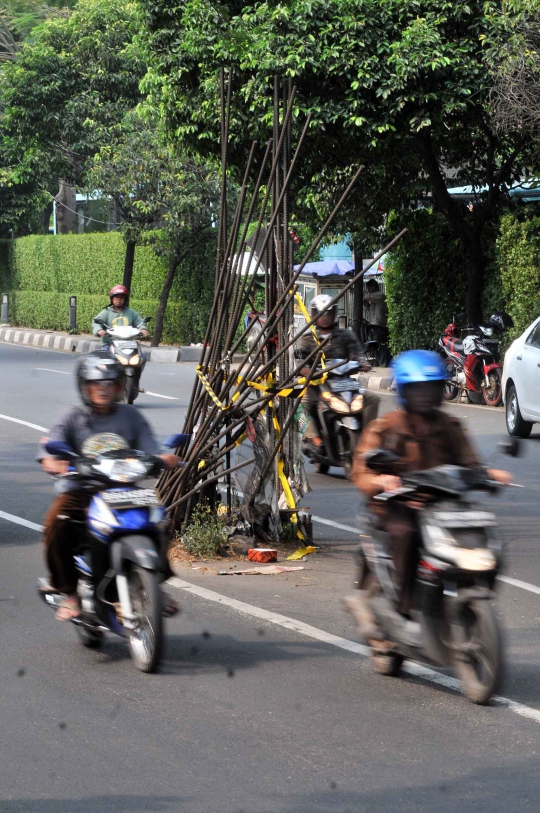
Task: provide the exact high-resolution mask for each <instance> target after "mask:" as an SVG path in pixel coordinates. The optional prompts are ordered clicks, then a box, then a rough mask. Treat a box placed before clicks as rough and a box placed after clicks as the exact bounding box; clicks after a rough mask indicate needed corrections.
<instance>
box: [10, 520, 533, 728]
mask: <svg viewBox="0 0 540 813" xmlns="http://www.w3.org/2000/svg"><path fill="white" fill-rule="evenodd" d="M0 519H6V520H8V522H13V523H15V524H16V525H23V526H24V527H25V528H31V529H32V530H33V531H39V532H41V531H43V526H42V525H38V524H37V523H36V522H30V521H29V520H27V519H23V518H22V517H17V516H15V515H14V514H8V513H6V512H5V511H0ZM505 580H506V579H505ZM508 581H509V583H510V584H515V583H516V582H517V579H511V580H508ZM167 584H170V585H171V587H177V588H178V589H180V590H185V591H186V592H187V593H192V594H193V595H196V596H199V597H200V598H204V599H206V600H207V601H214V602H216V603H218V604H225V605H226V606H227V607H232V609H234V610H237V611H238V612H240V613H243V614H244V615H250V616H253V617H255V618H261V619H263V620H265V621H269V622H270V623H271V624H276V625H277V626H279V627H284V628H285V629H288V630H291V631H292V632H297V633H298V634H299V635H305V636H307V637H308V638H313V639H314V640H316V641H321V642H322V643H325V644H329V645H330V646H335V647H338V648H339V649H345V650H346V651H347V652H352V653H354V654H355V655H361V656H362V657H369V655H370V650H369V647H367V646H364V645H363V644H359V643H358V642H357V641H349V639H348V638H342V637H341V636H340V635H334V634H333V633H331V632H325V630H320V629H318V627H313V626H311V624H305V623H304V622H303V621H298V620H297V619H295V618H289V617H288V616H286V615H280V614H279V613H274V612H272V611H271V610H264V609H263V608H262V607H257V606H256V605H254V604H247V603H246V602H245V601H239V600H238V599H236V598H230V597H229V596H224V595H222V594H221V593H216V592H215V591H214V590H208V589H207V588H206V587H199V586H198V585H196V584H192V583H191V582H186V581H184V580H183V579H178V578H172V579H169V581H168V582H167ZM525 584H526V583H525V582H520V583H519V584H517V585H516V586H518V587H520V586H522V585H525ZM530 587H533V585H527V588H526V589H528V588H530ZM533 592H537V593H540V588H538V587H536V588H535V589H534V591H533ZM403 670H404V671H405V672H407V673H408V674H409V675H414V676H415V677H419V678H422V679H423V680H427V681H429V682H431V683H436V684H438V685H439V686H444V687H445V688H447V689H452V690H453V691H459V692H461V683H460V681H459V680H456V678H453V677H450V676H449V675H443V674H441V673H440V672H436V671H435V670H434V669H428V668H427V667H426V666H422V665H421V664H419V663H406V664H405V665H404V667H403ZM492 700H493V702H494V703H495V705H497V706H500V707H502V708H506V709H508V710H509V711H513V712H514V714H518V715H519V716H520V717H526V718H527V719H529V720H534V721H535V722H536V723H540V710H538V709H534V708H532V707H531V706H526V705H525V704H524V703H519V702H517V701H516V700H510V699H509V698H508V697H494V698H492Z"/></svg>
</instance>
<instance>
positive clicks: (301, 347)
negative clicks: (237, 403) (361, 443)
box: [296, 294, 379, 447]
mask: <svg viewBox="0 0 540 813" xmlns="http://www.w3.org/2000/svg"><path fill="white" fill-rule="evenodd" d="M331 301H332V297H330V296H328V294H319V295H318V296H316V297H314V298H313V299H312V300H311V303H310V316H311V318H312V319H315V318H316V317H317V314H319V313H321V311H323V310H324V308H325V307H326V306H327V305H328V304H329V303H330V302H331ZM336 317H337V305H336V304H334V305H333V306H332V307H331V308H328V309H327V310H326V311H324V313H321V315H320V316H319V317H318V318H317V319H316V321H315V323H314V327H315V330H316V333H317V337H318V339H319V340H320V341H322V340H323V339H326V338H327V336H330V337H331V338H330V341H329V342H328V344H326V345H325V347H324V351H323V352H324V357H325V360H326V361H327V362H329V361H330V360H331V359H345V360H347V361H359V362H360V364H361V366H362V367H361V368H362V370H365V371H367V370H370V369H371V368H370V365H369V364H368V362H367V359H366V356H365V353H364V348H363V345H362V344H361V342H360V341H359V340H358V339H357V338H356V336H355V334H354V333H353V332H352V330H346V329H344V328H340V327H339V326H338V324H337V321H336ZM316 347H317V341H316V339H315V336H314V335H313V332H312V331H311V330H309V329H308V330H307V331H306V332H305V333H304V335H303V336H302V337H301V339H300V341H299V342H298V345H297V347H296V355H297V356H298V357H299V358H307V356H309V354H310V353H311V352H312V351H313V350H314V349H315V348H316ZM312 364H313V356H312V357H311V359H310V362H309V367H311V365H312ZM309 367H308V368H306V372H307V371H308V370H309ZM319 397H320V391H319V387H317V386H310V387H308V388H307V391H306V394H305V395H304V397H303V399H302V404H303V406H304V407H305V408H306V409H307V411H308V412H309V414H310V416H311V422H310V424H309V426H308V428H307V430H306V434H305V440H306V442H307V443H311V444H313V446H316V447H320V446H322V444H323V440H322V438H321V425H320V421H319V414H318V404H319ZM378 409H379V398H378V397H377V396H376V395H374V394H373V393H371V392H366V393H364V408H363V421H364V426H366V425H367V424H368V423H369V422H370V421H372V420H373V419H374V418H376V417H377V412H378Z"/></svg>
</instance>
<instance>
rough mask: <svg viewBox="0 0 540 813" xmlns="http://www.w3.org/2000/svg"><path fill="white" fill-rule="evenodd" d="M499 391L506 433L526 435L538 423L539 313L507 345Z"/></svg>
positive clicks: (539, 389)
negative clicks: (525, 328) (502, 403)
mask: <svg viewBox="0 0 540 813" xmlns="http://www.w3.org/2000/svg"><path fill="white" fill-rule="evenodd" d="M502 391H503V401H504V404H505V407H506V428H507V430H508V434H509V435H514V436H516V437H520V438H528V437H529V435H530V434H531V430H532V428H533V424H535V423H540V316H539V317H538V318H537V319H536V320H535V321H534V322H533V323H532V325H529V327H528V328H527V330H525V331H524V332H523V333H522V334H521V336H519V337H518V338H517V339H516V340H515V341H514V342H513V343H512V344H511V345H510V347H509V348H508V350H507V352H506V355H505V357H504V366H503V378H502Z"/></svg>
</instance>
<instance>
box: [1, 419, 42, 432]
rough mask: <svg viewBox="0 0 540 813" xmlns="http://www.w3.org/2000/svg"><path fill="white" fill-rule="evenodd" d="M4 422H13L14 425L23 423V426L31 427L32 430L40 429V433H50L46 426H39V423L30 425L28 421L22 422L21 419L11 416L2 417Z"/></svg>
mask: <svg viewBox="0 0 540 813" xmlns="http://www.w3.org/2000/svg"><path fill="white" fill-rule="evenodd" d="M0 418H3V419H4V421H13V423H22V425H23V426H29V427H30V428H31V429H38V430H39V431H40V432H48V431H49V430H48V429H46V428H45V427H44V426H39V425H38V424H37V423H29V422H28V421H21V420H19V418H11V417H10V416H9V415H0Z"/></svg>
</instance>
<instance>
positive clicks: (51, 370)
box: [34, 367, 73, 375]
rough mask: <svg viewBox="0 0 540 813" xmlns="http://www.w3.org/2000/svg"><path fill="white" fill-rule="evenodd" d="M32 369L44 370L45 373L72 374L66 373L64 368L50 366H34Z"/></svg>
mask: <svg viewBox="0 0 540 813" xmlns="http://www.w3.org/2000/svg"><path fill="white" fill-rule="evenodd" d="M34 370H45V372H46V373H60V375H73V373H66V372H65V370H53V369H52V367H34Z"/></svg>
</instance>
